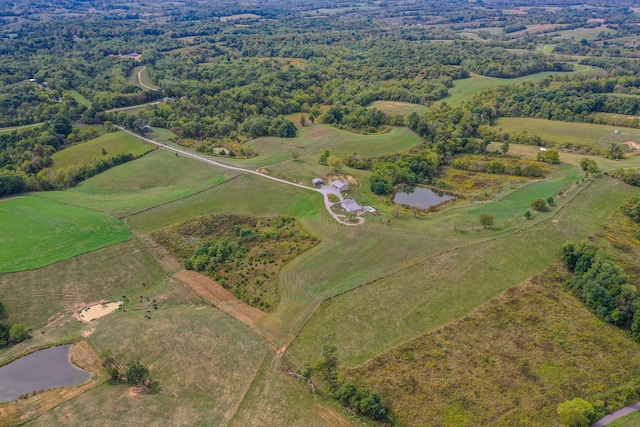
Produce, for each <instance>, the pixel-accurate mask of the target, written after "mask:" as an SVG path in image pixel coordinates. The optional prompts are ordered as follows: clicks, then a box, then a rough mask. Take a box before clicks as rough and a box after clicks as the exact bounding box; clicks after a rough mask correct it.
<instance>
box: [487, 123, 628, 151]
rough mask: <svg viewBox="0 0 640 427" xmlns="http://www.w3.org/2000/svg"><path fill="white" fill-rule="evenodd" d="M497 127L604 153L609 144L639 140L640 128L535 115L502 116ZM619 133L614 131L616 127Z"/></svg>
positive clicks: (551, 141)
mask: <svg viewBox="0 0 640 427" xmlns="http://www.w3.org/2000/svg"><path fill="white" fill-rule="evenodd" d="M496 127H497V128H501V129H502V130H503V131H504V132H508V133H520V132H522V131H527V133H528V134H529V135H538V136H540V138H542V139H543V140H544V141H546V142H548V143H550V144H552V145H556V144H557V145H561V144H573V145H576V146H584V147H589V148H591V149H593V150H595V151H598V152H601V153H604V152H606V150H608V149H609V147H610V146H611V144H612V143H614V142H615V143H622V142H627V141H634V142H640V129H633V128H623V127H616V126H608V125H597V124H593V123H568V122H561V121H556V120H546V119H534V118H519V117H518V118H501V119H498V122H497V123H496ZM616 129H617V130H619V131H620V133H618V134H615V133H614V131H615V130H616Z"/></svg>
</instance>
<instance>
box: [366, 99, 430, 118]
mask: <svg viewBox="0 0 640 427" xmlns="http://www.w3.org/2000/svg"><path fill="white" fill-rule="evenodd" d="M368 107H369V108H377V109H378V110H380V111H382V112H384V113H386V114H392V115H394V114H399V115H401V116H408V115H409V114H411V113H414V112H415V113H417V114H419V115H422V114H424V113H426V112H427V110H428V109H429V107H427V106H424V105H420V104H412V103H410V102H399V101H374V102H372V103H371V104H369V105H368Z"/></svg>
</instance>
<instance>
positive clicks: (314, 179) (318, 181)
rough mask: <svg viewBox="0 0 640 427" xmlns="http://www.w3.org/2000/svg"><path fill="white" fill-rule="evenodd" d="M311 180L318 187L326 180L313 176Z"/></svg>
mask: <svg viewBox="0 0 640 427" xmlns="http://www.w3.org/2000/svg"><path fill="white" fill-rule="evenodd" d="M311 182H312V183H313V185H316V186H318V187H319V186H321V185H322V184H324V181H323V180H322V178H313V179H312V180H311Z"/></svg>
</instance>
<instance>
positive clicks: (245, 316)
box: [174, 270, 265, 330]
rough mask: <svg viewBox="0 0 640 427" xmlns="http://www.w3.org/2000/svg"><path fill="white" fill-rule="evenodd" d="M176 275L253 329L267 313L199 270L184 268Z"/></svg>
mask: <svg viewBox="0 0 640 427" xmlns="http://www.w3.org/2000/svg"><path fill="white" fill-rule="evenodd" d="M174 277H175V278H176V279H178V280H179V281H181V282H182V283H184V284H185V285H187V286H189V287H190V288H191V289H192V290H193V291H194V292H195V293H196V294H197V295H198V296H199V297H201V298H202V299H204V300H205V301H207V302H208V303H209V304H211V305H212V306H214V307H215V308H217V309H219V310H221V311H224V312H225V313H227V314H229V315H231V316H233V317H234V318H236V319H237V320H239V321H240V322H242V323H244V324H245V325H247V326H249V327H250V328H251V329H254V330H257V322H258V320H259V319H260V318H261V317H262V316H264V315H265V313H264V312H263V311H261V310H258V309H257V308H255V307H251V306H250V305H248V304H245V303H244V302H242V301H241V300H239V299H238V298H236V297H235V295H233V294H232V293H231V292H229V291H228V290H226V289H225V288H223V287H222V286H221V285H219V284H218V283H217V282H215V281H213V280H212V279H210V278H208V277H207V276H204V275H202V274H200V273H198V272H197V271H191V270H183V271H181V272H179V273H177V274H176V275H175V276H174Z"/></svg>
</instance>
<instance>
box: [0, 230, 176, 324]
mask: <svg viewBox="0 0 640 427" xmlns="http://www.w3.org/2000/svg"><path fill="white" fill-rule="evenodd" d="M163 277H165V273H164V271H163V270H162V268H161V267H160V265H158V263H157V262H156V261H155V259H154V258H153V257H152V256H151V254H150V253H149V252H148V251H147V249H146V248H145V246H144V245H143V244H142V242H141V241H140V240H139V239H137V238H132V239H130V240H128V241H126V242H124V243H120V244H117V245H112V246H109V247H108V248H103V249H99V250H96V251H93V252H90V253H86V254H83V255H79V256H76V257H73V258H70V259H66V260H64V261H61V262H59V263H56V264H53V265H49V266H47V267H43V268H40V269H36V270H29V271H21V272H17V273H10V274H3V275H2V276H0V301H2V302H3V304H4V305H5V306H6V308H7V312H8V313H9V319H8V320H7V321H8V322H10V323H22V324H24V325H26V326H28V327H29V328H36V329H38V328H42V327H44V326H45V325H46V324H47V323H48V322H49V321H52V320H53V319H50V318H51V317H52V316H55V315H57V314H59V313H60V316H59V317H60V319H69V320H70V319H71V314H70V312H68V310H71V309H73V308H79V307H82V305H83V304H88V303H90V302H93V301H98V300H101V299H105V300H108V301H114V300H115V301H117V300H119V299H122V296H123V295H127V296H129V297H132V296H133V295H141V293H142V292H145V293H147V292H154V290H155V289H156V287H158V286H159V283H160V281H161V279H162V278H163ZM143 283H145V286H143V285H142V284H143ZM48 319H49V320H48ZM60 319H58V320H60Z"/></svg>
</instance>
